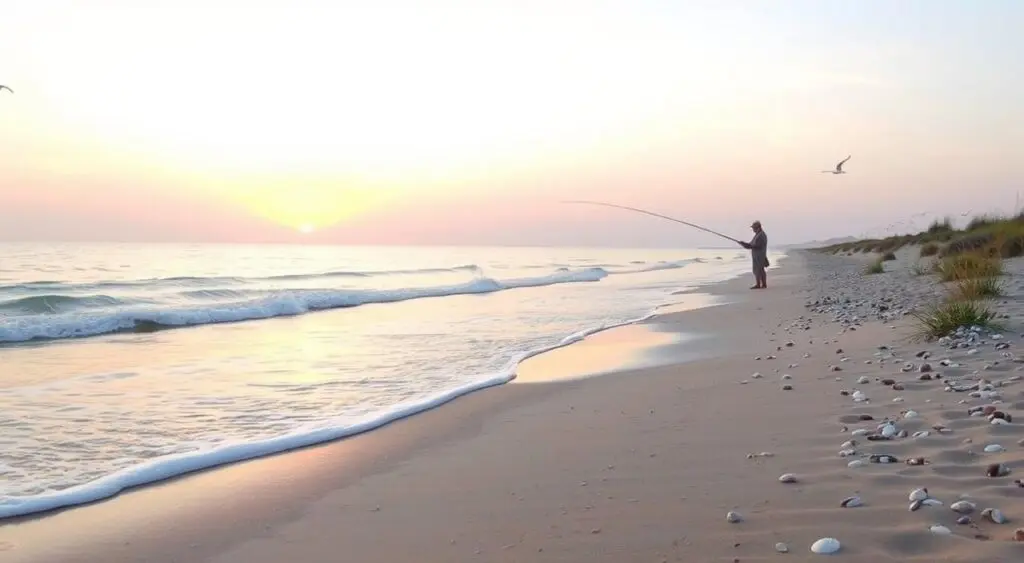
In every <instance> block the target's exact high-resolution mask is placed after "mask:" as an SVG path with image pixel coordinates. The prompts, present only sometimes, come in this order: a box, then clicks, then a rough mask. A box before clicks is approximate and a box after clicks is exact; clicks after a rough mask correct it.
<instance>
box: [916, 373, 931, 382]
mask: <svg viewBox="0 0 1024 563" xmlns="http://www.w3.org/2000/svg"><path fill="white" fill-rule="evenodd" d="M917 378H918V379H919V380H921V381H931V379H932V376H931V374H929V373H922V374H921V375H919V376H917Z"/></svg>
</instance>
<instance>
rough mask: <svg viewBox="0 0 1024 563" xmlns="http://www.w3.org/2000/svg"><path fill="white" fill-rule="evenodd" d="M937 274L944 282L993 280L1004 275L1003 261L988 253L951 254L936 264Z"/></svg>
mask: <svg viewBox="0 0 1024 563" xmlns="http://www.w3.org/2000/svg"><path fill="white" fill-rule="evenodd" d="M935 273H937V274H938V275H939V279H941V280H942V281H944V282H950V281H961V280H973V279H978V278H993V277H996V276H999V275H1002V273H1003V261H1002V258H1000V257H999V256H997V255H996V256H993V255H991V254H990V253H988V252H984V251H982V252H969V253H963V254H951V255H949V256H946V257H945V258H943V259H942V260H939V261H938V262H936V263H935Z"/></svg>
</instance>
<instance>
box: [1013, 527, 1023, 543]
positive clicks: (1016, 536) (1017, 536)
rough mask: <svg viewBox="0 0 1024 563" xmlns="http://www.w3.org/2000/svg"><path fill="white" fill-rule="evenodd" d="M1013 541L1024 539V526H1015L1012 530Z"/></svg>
mask: <svg viewBox="0 0 1024 563" xmlns="http://www.w3.org/2000/svg"><path fill="white" fill-rule="evenodd" d="M1013 540H1014V541H1024V528H1017V529H1016V530H1014V531H1013Z"/></svg>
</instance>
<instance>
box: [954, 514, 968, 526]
mask: <svg viewBox="0 0 1024 563" xmlns="http://www.w3.org/2000/svg"><path fill="white" fill-rule="evenodd" d="M956 523H957V524H960V525H961V526H966V525H968V524H970V523H971V517H970V516H961V517H959V518H957V519H956Z"/></svg>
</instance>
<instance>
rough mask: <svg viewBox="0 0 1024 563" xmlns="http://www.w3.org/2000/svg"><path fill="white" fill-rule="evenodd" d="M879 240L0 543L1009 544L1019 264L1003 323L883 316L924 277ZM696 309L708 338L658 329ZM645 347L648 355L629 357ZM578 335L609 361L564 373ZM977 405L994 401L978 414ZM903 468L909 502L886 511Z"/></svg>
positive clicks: (464, 557) (564, 555)
mask: <svg viewBox="0 0 1024 563" xmlns="http://www.w3.org/2000/svg"><path fill="white" fill-rule="evenodd" d="M901 252H903V255H901V258H900V259H899V260H897V261H895V262H893V263H891V264H890V266H888V268H889V271H888V272H887V273H886V274H883V275H881V276H873V277H871V278H866V277H864V276H862V274H861V270H862V267H863V266H862V260H859V259H855V258H848V257H834V256H824V255H818V254H813V253H804V252H799V253H794V254H793V255H792V256H791V257H790V258H787V259H786V260H785V262H784V263H783V264H782V265H781V267H779V268H777V269H775V270H772V271H771V272H770V276H769V283H770V288H769V289H768V290H766V291H757V292H751V291H748V290H747V289H746V288H747V286H748V285H749V280H748V279H747V278H741V279H737V280H733V281H730V282H727V283H725V284H720V285H718V286H715V287H714V288H713V292H714V293H715V294H716V295H717V296H718V297H719V298H720V299H721V301H722V304H719V305H714V306H711V307H707V308H703V309H698V310H694V311H682V312H674V313H669V314H667V315H663V316H659V317H656V318H654V319H652V320H651V321H649V322H647V323H644V324H642V325H637V326H633V327H628V328H627V329H621V330H622V331H621V332H618V333H617V332H616V329H613V330H611V331H608V332H607V333H601V334H598V335H596V336H595V337H592V338H590V339H587V340H585V341H583V342H582V343H579V344H575V345H572V346H569V347H567V348H563V349H560V350H557V351H555V352H552V353H550V354H546V355H544V356H540V357H537V358H534V359H533V360H528V361H527V362H525V363H524V364H523V365H522V366H521V369H520V376H519V378H518V379H517V381H515V382H513V383H511V384H508V385H504V386H501V387H497V388H492V389H488V390H484V391H481V392H477V393H474V394H471V395H468V396H466V397H463V398H460V399H458V400H456V401H453V402H452V403H449V404H447V405H445V406H443V407H440V408H438V409H435V410H432V411H429V412H426V413H423V414H420V415H416V416H413V417H410V418H407V419H404V420H402V421H399V422H397V423H394V424H391V425H389V426H387V427H384V428H382V429H380V430H377V431H373V432H370V433H367V434H364V435H360V436H357V437H354V438H352V439H348V440H343V441H340V442H336V443H332V444H327V445H323V446H319V447H314V448H308V449H304V450H301V451H297V452H292V453H286V454H283V455H278V456H274V457H271V458H266V459H261V460H256V461H251V462H246V463H241V464H237V465H233V466H228V467H224V468H220V469H215V470H211V471H206V472H202V473H199V474H195V475H190V476H186V477H183V478H180V479H176V480H173V481H170V482H166V483H163V484H159V485H157V486H151V487H145V488H142V489H139V490H135V491H129V492H127V493H125V494H122V495H120V496H118V497H116V498H114V499H111V500H109V501H106V502H101V503H97V504H94V505H89V506H84V507H79V508H74V509H71V510H66V511H62V512H59V513H55V514H46V515H42V516H37V517H33V518H26V519H22V520H18V521H14V522H10V523H7V524H5V525H3V526H0V560H2V561H5V562H12V563H27V562H32V563H42V562H54V563H56V562H69V563H70V562H101V561H102V562H108V563H114V562H138V561H147V562H179V561H181V562H184V561H188V562H210V563H213V562H216V563H235V562H247V563H254V562H256V563H260V562H268V563H269V562H275V563H276V562H281V561H302V562H309V563H317V562H328V561H331V562H334V561H352V562H391V561H412V560H415V561H423V562H449V561H481V562H505V561H507V562H513V561H531V562H548V561H552V562H553V561H559V562H577V561H578V562H588V563H591V562H595V561H608V562H612V561H615V562H621V561H652V562H667V561H688V562H689V561H768V560H793V561H811V560H818V559H821V558H822V557H824V555H818V554H815V553H812V551H811V546H812V544H814V543H815V542H816V541H817V540H819V539H822V538H835V539H836V540H838V542H839V544H840V548H839V550H838V552H836V553H835V554H834V555H833V557H837V558H840V559H842V560H844V561H856V562H872V563H877V562H882V561H936V560H942V561H953V562H958V561H963V562H967V561H986V562H999V561H1019V560H1020V559H1021V557H1022V556H1024V542H1016V541H1013V539H1014V531H1015V529H1017V528H1018V527H1019V526H1024V488H1021V487H1019V486H1017V485H1016V484H1015V483H1014V480H1015V479H1018V478H1024V476H1022V475H1019V474H1015V472H1017V471H1020V470H1021V467H1024V457H1022V456H1021V452H1022V451H1024V450H1022V446H1021V445H1020V444H1019V443H1018V440H1020V439H1021V438H1022V437H1024V436H1021V434H1022V432H1021V430H1020V423H1021V421H1024V414H1020V412H1019V409H1020V408H1021V407H1024V399H1022V398H1021V389H1024V386H1020V384H1019V377H1020V375H1021V372H1020V371H1019V369H1018V368H1019V366H1020V365H1021V364H1019V363H1017V362H1016V358H1015V357H1014V356H1013V353H1014V351H1015V349H1016V347H1017V346H1018V345H1019V336H1020V332H1021V327H1020V326H1019V319H1020V313H1021V302H1020V299H1019V298H1020V296H1021V295H1022V294H1024V292H1022V287H1021V284H1022V280H1024V278H1022V277H1021V275H1020V273H1021V272H1022V271H1024V265H1022V264H1021V263H1020V262H1019V261H1013V260H1011V261H1008V262H1007V270H1008V271H1009V276H1008V277H1007V278H1006V282H1005V283H1006V291H1007V296H1006V297H1005V298H1002V299H1001V300H1000V301H999V302H998V303H997V304H996V308H997V310H998V311H999V312H1000V313H1003V314H1007V315H1009V316H1010V318H1008V319H1004V321H1005V323H1006V325H1007V330H1005V331H1004V332H1002V333H1001V334H998V335H995V336H992V335H990V334H988V333H985V332H981V333H978V334H977V335H976V336H974V337H973V340H968V339H967V338H965V339H963V342H964V345H963V346H962V347H961V346H958V347H956V348H950V347H949V345H950V343H948V342H946V343H913V342H910V341H909V340H908V337H909V336H910V334H911V327H910V323H909V319H907V318H905V317H902V315H901V314H900V313H901V311H902V310H905V309H906V307H908V306H910V305H912V304H913V303H912V302H913V301H915V300H923V299H927V298H929V296H931V295H933V294H934V292H935V287H934V286H935V282H934V280H931V279H929V278H927V277H924V276H915V275H913V274H912V273H911V272H910V266H911V262H912V260H911V259H910V258H909V256H910V255H911V254H912V253H913V252H914V249H913V248H907V249H904V251H901ZM904 255H905V256H904ZM915 256H916V255H915ZM823 295H828V296H830V297H831V298H832V299H834V300H835V303H834V304H832V305H826V304H822V303H821V297H822V296H823ZM815 302H818V304H817V305H814V303H815ZM880 305H881V306H880ZM698 332H699V333H706V334H713V335H714V338H705V339H696V340H692V339H686V338H682V339H675V338H672V337H671V334H672V333H684V334H692V333H698ZM666 334H668V335H669V336H666ZM602 344H603V345H602ZM943 344H945V345H943ZM954 344H957V343H954ZM650 346H660V347H658V348H657V349H656V352H654V354H656V357H657V361H654V360H652V359H651V358H653V357H655V356H650V357H649V358H648V360H645V361H632V360H630V359H629V358H631V357H636V356H637V354H641V353H644V352H643V351H644V350H645V349H646V348H648V347H650ZM599 351H600V353H603V354H604V356H602V358H605V359H603V360H602V362H604V363H608V364H612V365H614V366H616V367H615V369H614V370H613V372H612V373H607V374H604V375H601V376H597V377H588V378H581V377H578V376H579V375H585V374H586V373H588V372H593V371H595V367H594V364H595V362H594V361H593V358H594V357H595V356H596V355H597V354H598V353H599ZM673 358H675V360H673ZM559 364H561V365H563V366H564V368H563V369H558V366H559ZM923 364H928V366H924V365H923ZM602 371H608V370H602ZM563 376H564V377H563ZM887 380H891V381H887ZM948 381H952V382H953V383H948ZM947 385H952V386H953V387H956V388H957V389H962V392H957V391H947V390H946V388H947ZM858 392H859V393H858ZM862 395H863V397H864V398H866V399H867V400H860V401H858V400H855V397H856V399H861V398H862ZM986 406H991V408H989V409H988V411H982V412H981V413H973V411H971V412H969V410H970V409H977V410H980V409H981V408H984V407H986ZM997 409H998V410H1000V411H1001V412H1005V413H1006V414H1008V415H1011V417H1009V418H1012V419H1013V420H1012V422H1009V423H1007V424H1000V423H995V424H994V423H992V422H990V420H989V419H988V418H987V417H986V416H984V415H986V414H989V413H990V411H993V410H997ZM908 411H913V412H912V413H909V412H908ZM1018 415H1020V419H1021V420H1017V417H1018ZM887 421H891V423H892V427H891V428H887V427H885V426H882V425H883V423H885V422H887ZM925 432H927V434H924V433H925ZM875 433H878V434H885V435H886V436H887V437H888V438H889V439H886V440H869V439H868V438H867V435H868V434H875ZM889 434H892V436H889ZM848 441H849V442H855V443H847V442H848ZM843 450H852V451H847V452H843ZM762 453H765V454H770V455H761V454H762ZM844 454H845V455H844ZM884 454H887V455H890V456H894V458H895V460H894V461H895V462H894V463H875V462H872V461H871V460H872V459H874V460H876V461H877V460H879V459H880V458H879V457H878V456H881V455H884ZM870 456H875V457H874V458H872V457H870ZM910 458H924V460H925V461H924V463H923V464H922V465H910V464H907V463H906V461H907V460H908V459H910ZM851 463H853V466H851ZM991 464H1004V467H1005V469H997V470H996V473H997V474H998V475H997V476H995V477H989V476H987V474H986V473H987V472H988V471H989V466H990V465H991ZM1007 472H1008V473H1007ZM1004 473H1005V474H1004ZM784 474H793V479H794V481H795V482H790V483H784V482H780V477H781V476H783V475H784ZM918 488H927V493H926V496H927V498H929V499H934V500H929V501H927V502H924V503H922V506H919V507H914V508H915V509H914V510H911V509H910V508H911V506H910V505H911V500H912V499H911V497H912V496H913V497H914V498H916V497H917V495H924V494H925V493H920V492H918V493H912V491H914V490H915V489H918ZM849 497H858V499H859V502H857V501H853V502H849V503H848V506H846V507H844V506H842V505H841V503H842V501H843V500H844V499H847V498H849ZM960 500H966V501H968V502H969V503H971V504H970V505H968V504H960V505H957V507H958V508H961V509H962V510H964V511H965V514H966V516H967V517H968V518H969V519H970V523H964V524H958V523H957V520H958V518H961V517H962V514H961V513H957V512H955V511H954V510H952V509H951V505H953V504H954V503H956V502H957V501H960ZM939 503H941V504H939ZM858 504H859V506H855V505H858ZM972 507H973V508H972ZM988 508H995V509H998V510H999V511H1001V514H1002V515H1005V520H1006V522H1004V523H995V522H992V521H991V519H989V518H987V517H986V516H985V515H988V514H990V512H985V515H983V511H984V510H985V509H988ZM729 512H734V513H735V514H736V517H737V518H736V519H737V520H738V521H736V522H730V521H727V513H729ZM995 519H996V520H1002V518H999V515H997V516H996V518H995ZM935 526H941V528H940V527H935ZM947 532H948V533H947ZM782 544H784V545H782ZM780 550H784V551H785V553H783V552H780Z"/></svg>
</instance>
